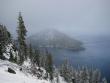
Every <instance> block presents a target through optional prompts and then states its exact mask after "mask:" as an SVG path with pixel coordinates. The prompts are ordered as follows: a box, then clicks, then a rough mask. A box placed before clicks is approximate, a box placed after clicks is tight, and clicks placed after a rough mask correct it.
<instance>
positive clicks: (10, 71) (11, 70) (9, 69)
mask: <svg viewBox="0 0 110 83" xmlns="http://www.w3.org/2000/svg"><path fill="white" fill-rule="evenodd" d="M8 72H9V73H13V74H16V72H15V71H14V70H13V69H11V68H8Z"/></svg>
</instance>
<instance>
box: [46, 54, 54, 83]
mask: <svg viewBox="0 0 110 83" xmlns="http://www.w3.org/2000/svg"><path fill="white" fill-rule="evenodd" d="M46 65H47V66H46V71H47V72H48V73H49V76H50V80H51V81H52V80H53V60H52V55H51V54H50V53H48V52H47V60H46Z"/></svg>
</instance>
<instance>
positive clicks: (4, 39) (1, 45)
mask: <svg viewBox="0 0 110 83" xmlns="http://www.w3.org/2000/svg"><path fill="white" fill-rule="evenodd" d="M10 41H11V34H10V32H9V31H8V30H7V28H6V26H4V25H0V58H1V59H5V57H4V56H3V53H4V52H5V47H6V45H7V44H8V43H9V42H10Z"/></svg>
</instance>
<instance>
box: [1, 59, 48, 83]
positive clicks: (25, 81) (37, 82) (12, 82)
mask: <svg viewBox="0 0 110 83" xmlns="http://www.w3.org/2000/svg"><path fill="white" fill-rule="evenodd" d="M8 67H10V68H12V69H13V70H15V71H16V74H12V73H9V72H8V71H7V70H8ZM19 68H20V66H18V65H16V64H14V63H10V62H8V61H3V60H0V83H49V81H47V80H41V79H37V78H36V77H34V76H31V75H29V74H28V75H26V74H24V73H23V72H21V71H19Z"/></svg>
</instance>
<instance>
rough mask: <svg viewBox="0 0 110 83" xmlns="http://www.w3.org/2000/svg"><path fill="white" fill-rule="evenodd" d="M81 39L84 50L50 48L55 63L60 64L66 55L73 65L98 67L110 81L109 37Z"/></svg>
mask: <svg viewBox="0 0 110 83" xmlns="http://www.w3.org/2000/svg"><path fill="white" fill-rule="evenodd" d="M81 40H82V41H83V43H84V47H85V50H84V51H80V52H74V51H70V50H63V49H51V52H52V54H53V56H54V62H55V64H56V65H58V64H60V63H61V62H62V61H63V60H64V58H65V57H66V58H68V60H69V61H70V64H72V65H73V66H74V67H76V66H77V65H81V66H82V65H85V66H89V67H92V66H93V67H94V68H97V69H99V70H100V71H101V72H102V75H103V76H105V77H106V78H107V80H108V81H109V82H110V37H109V36H98V37H91V38H90V37H88V38H81Z"/></svg>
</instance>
